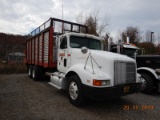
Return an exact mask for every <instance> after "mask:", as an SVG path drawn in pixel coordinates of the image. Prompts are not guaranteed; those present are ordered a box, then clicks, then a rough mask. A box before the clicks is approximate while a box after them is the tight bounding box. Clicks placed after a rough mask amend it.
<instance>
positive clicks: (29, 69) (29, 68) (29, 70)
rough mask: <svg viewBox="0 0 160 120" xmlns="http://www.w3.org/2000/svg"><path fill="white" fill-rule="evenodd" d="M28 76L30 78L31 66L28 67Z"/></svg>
mask: <svg viewBox="0 0 160 120" xmlns="http://www.w3.org/2000/svg"><path fill="white" fill-rule="evenodd" d="M28 76H29V77H30V78H32V66H31V65H29V66H28Z"/></svg>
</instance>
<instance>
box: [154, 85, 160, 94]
mask: <svg viewBox="0 0 160 120" xmlns="http://www.w3.org/2000/svg"><path fill="white" fill-rule="evenodd" d="M158 90H159V84H158V83H157V84H156V85H155V86H154V92H158Z"/></svg>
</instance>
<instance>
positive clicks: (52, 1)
mask: <svg viewBox="0 0 160 120" xmlns="http://www.w3.org/2000/svg"><path fill="white" fill-rule="evenodd" d="M62 5H63V19H64V20H67V21H72V22H76V17H77V16H78V14H79V13H83V14H89V13H91V12H92V11H94V10H98V11H99V13H98V20H99V21H100V22H102V21H103V22H106V23H108V24H109V25H108V26H107V29H106V31H107V32H109V33H110V35H111V36H113V37H116V36H117V34H118V32H121V31H124V30H125V29H126V27H127V26H134V27H138V28H139V29H140V31H141V33H142V34H144V33H145V32H146V31H147V30H150V31H153V32H154V34H155V35H158V33H159V34H160V0H99V1H98V0H0V9H1V10H0V32H4V33H11V34H22V35H26V34H28V33H29V32H31V31H32V30H33V29H34V28H36V27H38V26H40V25H41V24H42V23H44V22H45V21H46V20H48V19H49V18H50V17H55V18H60V19H61V18H62Z"/></svg>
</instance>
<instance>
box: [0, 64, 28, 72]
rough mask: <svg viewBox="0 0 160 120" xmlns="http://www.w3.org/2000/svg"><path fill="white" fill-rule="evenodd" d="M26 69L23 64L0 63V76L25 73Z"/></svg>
mask: <svg viewBox="0 0 160 120" xmlns="http://www.w3.org/2000/svg"><path fill="white" fill-rule="evenodd" d="M26 72H27V67H26V66H25V65H24V64H22V63H21V64H6V63H3V64H2V63H0V74H13V73H14V74H17V73H26Z"/></svg>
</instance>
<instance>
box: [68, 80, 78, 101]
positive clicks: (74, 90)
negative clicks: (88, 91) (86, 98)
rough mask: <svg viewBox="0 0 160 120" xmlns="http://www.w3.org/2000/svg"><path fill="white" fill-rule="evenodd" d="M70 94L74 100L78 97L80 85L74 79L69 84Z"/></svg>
mask: <svg viewBox="0 0 160 120" xmlns="http://www.w3.org/2000/svg"><path fill="white" fill-rule="evenodd" d="M69 95H70V97H71V98H72V99H73V100H75V99H77V97H78V86H77V84H76V83H75V82H74V81H72V82H71V83H70V85H69Z"/></svg>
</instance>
